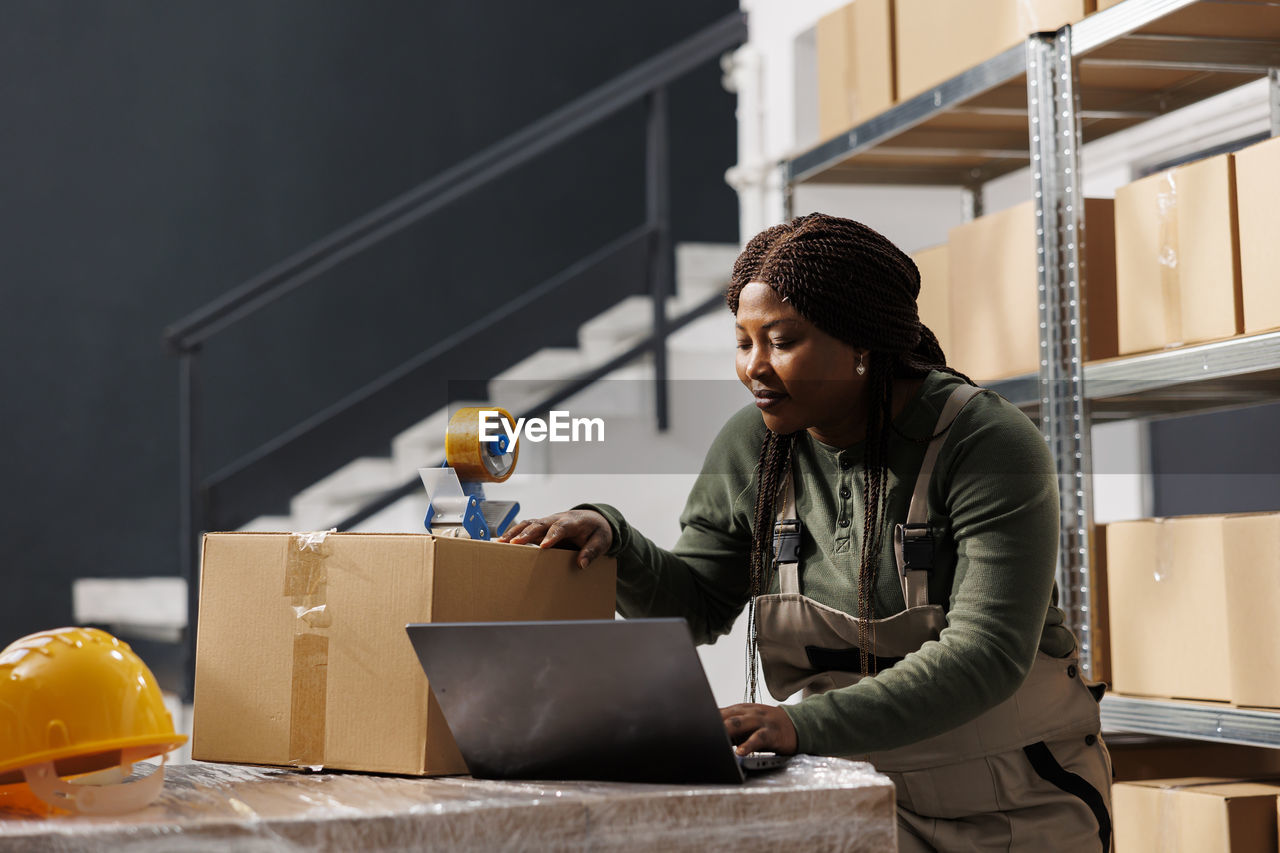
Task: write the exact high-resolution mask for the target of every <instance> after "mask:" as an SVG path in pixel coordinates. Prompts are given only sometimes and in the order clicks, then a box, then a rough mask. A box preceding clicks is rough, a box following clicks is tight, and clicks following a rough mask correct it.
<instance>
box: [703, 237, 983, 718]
mask: <svg viewBox="0 0 1280 853" xmlns="http://www.w3.org/2000/svg"><path fill="white" fill-rule="evenodd" d="M752 282H759V283H762V284H766V285H768V286H769V287H771V288H773V290H774V291H775V292H776V293H777V295H778V296H779V297H780V298H782V299H783V300H785V301H786V302H788V303H790V304H791V306H792V307H793V308H794V309H795V310H796V312H797V313H799V314H800V315H801V316H802V317H804V318H805V319H806V320H808V321H809V322H810V323H812V324H813V325H814V326H817V327H818V328H819V329H821V330H822V331H824V332H826V333H827V334H828V335H831V336H832V337H834V338H836V339H838V340H840V341H843V342H845V343H847V344H850V345H851V346H855V347H858V348H865V349H867V350H869V351H870V358H869V364H868V365H867V367H868V373H867V385H866V387H867V402H868V406H867V413H866V441H865V442H864V445H863V448H864V450H863V452H864V459H863V463H864V468H865V478H864V480H863V492H862V497H863V505H864V506H865V507H866V512H865V515H864V518H863V525H862V548H861V561H860V566H859V570H858V614H857V615H858V617H859V618H860V620H861V621H860V625H859V632H858V648H859V653H860V654H859V658H860V660H859V664H860V668H861V670H862V674H863V675H868V674H870V673H871V672H872V669H873V667H874V665H875V657H874V655H872V650H873V649H874V643H875V638H874V634H873V633H872V632H873V629H872V626H871V620H872V619H873V618H874V616H875V600H874V595H873V593H874V589H875V574H876V572H875V567H876V562H877V559H876V558H877V555H878V554H879V553H880V550H881V545H882V542H881V534H882V528H883V527H884V515H885V502H886V500H887V497H888V495H887V493H888V455H889V430H893V431H894V432H898V430H897V427H896V426H894V424H893V388H894V380H895V379H910V378H918V377H922V376H924V375H925V374H926V373H928V372H929V371H930V370H943V371H946V372H949V373H953V374H956V375H958V376H960V377H961V378H963V379H965V380H966V381H969V380H968V377H965V376H964V375H963V374H959V373H956V371H954V370H951V369H950V368H948V367H947V366H946V356H945V354H944V353H943V352H942V347H941V346H940V345H939V344H938V339H937V338H936V337H935V336H934V334H933V332H931V331H930V330H929V329H928V328H927V327H926V326H925V325H924V324H922V323H921V322H920V317H919V314H918V313H917V310H916V297H917V296H918V295H919V293H920V271H919V270H918V269H917V268H916V265H915V263H914V262H913V261H912V260H911V258H910V257H908V256H907V255H906V254H904V253H903V252H902V251H901V250H900V249H899V248H898V247H897V246H895V245H893V243H891V242H889V240H887V239H886V238H885V237H884V236H883V235H881V234H879V233H877V232H876V231H874V230H872V229H871V228H868V227H867V226H865V225H863V224H861V223H859V222H854V221H852V220H849V219H841V218H840V217H836V216H828V215H826V214H822V213H814V214H810V215H808V216H802V217H800V218H798V219H793V220H792V221H791V222H787V223H784V224H782V225H775V226H773V227H772V228H768V229H766V230H765V231H762V232H761V233H760V234H758V235H756V236H755V237H754V238H752V240H751V242H749V243H748V244H747V246H746V248H745V249H744V250H743V252H742V254H741V255H739V256H738V259H737V261H736V262H735V263H734V265H733V275H732V277H731V279H730V284H729V289H728V291H727V292H726V294H725V301H726V302H727V303H728V306H729V310H730V311H732V312H733V313H734V314H735V315H736V314H737V313H738V296H739V294H740V293H741V291H742V288H743V287H745V286H746V285H747V284H750V283H752ZM856 405H857V403H856V402H855V401H850V406H851V407H853V406H856ZM898 434H899V435H900V436H902V437H903V438H905V439H907V440H909V441H913V442H920V443H924V442H928V441H930V440H931V439H932V438H933V436H927V437H924V438H920V439H916V438H910V437H909V436H905V435H902V433H900V432H898ZM797 435H798V433H789V434H785V435H780V434H777V433H775V432H773V431H772V430H769V431H768V432H767V433H766V435H765V439H764V443H763V444H762V445H761V447H760V458H759V461H758V463H757V468H756V470H757V475H758V484H759V485H758V488H757V491H756V503H755V511H754V518H753V524H752V542H751V562H750V601H749V604H748V609H747V619H748V623H747V632H748V639H747V661H746V665H747V690H748V701H752V702H754V701H755V697H756V689H757V676H756V654H757V652H756V624H755V600H756V598H757V596H760V595H763V594H764V593H765V592H767V591H768V589H769V583H770V580H771V573H772V571H773V568H774V554H773V523H774V518H775V513H776V506H777V501H778V500H779V499H780V497H781V496H780V494H779V492H780V490H781V487H782V485H783V484H784V483H785V481H786V476H787V472H788V471H789V470H790V466H791V452H792V448H793V445H794V443H795V439H796V436H797Z"/></svg>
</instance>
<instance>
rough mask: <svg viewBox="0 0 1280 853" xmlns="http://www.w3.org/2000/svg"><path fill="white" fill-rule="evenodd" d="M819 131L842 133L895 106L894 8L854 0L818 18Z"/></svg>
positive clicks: (878, 0) (879, 1) (885, 2)
mask: <svg viewBox="0 0 1280 853" xmlns="http://www.w3.org/2000/svg"><path fill="white" fill-rule="evenodd" d="M816 40H817V52H818V133H819V135H820V136H821V138H822V139H824V140H825V139H830V138H831V137H833V136H835V135H837V134H839V133H842V132H844V131H846V130H848V129H849V128H851V127H853V126H854V125H855V124H858V123H859V122H862V121H866V120H867V119H869V118H871V117H872V116H874V115H876V114H877V113H881V112H883V111H884V110H887V109H888V108H889V107H891V106H893V104H894V101H895V100H896V97H895V96H896V91H895V86H894V70H893V8H892V4H891V2H890V0H857V2H855V3H850V4H849V5H848V6H844V7H842V8H840V9H837V10H836V11H834V12H832V13H831V14H829V15H826V16H824V17H823V18H822V19H821V20H819V21H818V26H817V31H816Z"/></svg>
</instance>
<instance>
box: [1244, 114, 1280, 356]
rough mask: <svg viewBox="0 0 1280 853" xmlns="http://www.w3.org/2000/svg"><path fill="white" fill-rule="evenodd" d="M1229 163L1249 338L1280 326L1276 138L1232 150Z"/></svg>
mask: <svg viewBox="0 0 1280 853" xmlns="http://www.w3.org/2000/svg"><path fill="white" fill-rule="evenodd" d="M1235 159H1236V202H1237V206H1238V213H1239V219H1240V291H1241V298H1242V300H1243V303H1244V331H1245V333H1247V334H1253V333H1255V332H1264V331H1267V330H1269V329H1276V328H1280V286H1277V283H1278V282H1280V240H1278V239H1276V236H1277V231H1278V229H1277V227H1276V218H1275V204H1276V199H1277V198H1280V138H1277V139H1269V140H1267V141H1266V142H1262V143H1259V144H1258V145H1253V146H1250V147H1249V148H1246V149H1245V150H1243V151H1240V152H1237V153H1236V155H1235Z"/></svg>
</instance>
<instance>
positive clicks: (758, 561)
mask: <svg viewBox="0 0 1280 853" xmlns="http://www.w3.org/2000/svg"><path fill="white" fill-rule="evenodd" d="M794 439H795V435H794V433H792V434H788V435H779V434H777V433H775V432H768V433H766V434H765V438H764V443H763V444H761V445H760V460H759V462H758V463H757V465H756V470H757V472H758V474H759V476H758V483H759V485H758V488H757V492H756V505H755V518H754V519H753V524H752V526H751V533H752V541H751V565H750V596H751V597H750V599H749V600H748V603H747V691H748V693H747V695H748V696H749V697H750V700H751V701H752V702H754V701H755V698H756V687H757V676H756V598H757V597H758V596H761V595H764V594H765V593H766V592H768V591H769V585H770V583H771V582H772V570H773V567H774V565H775V562H776V561H775V555H774V551H773V513H774V505H775V502H776V500H777V498H778V494H779V492H780V491H781V489H782V486H783V484H784V483H785V482H786V476H787V471H788V470H790V467H791V445H792V442H793V441H794ZM762 496H764V497H763V498H762Z"/></svg>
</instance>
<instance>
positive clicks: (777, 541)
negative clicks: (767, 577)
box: [773, 465, 800, 593]
mask: <svg viewBox="0 0 1280 853" xmlns="http://www.w3.org/2000/svg"><path fill="white" fill-rule="evenodd" d="M773 562H774V565H775V566H777V569H778V583H779V584H780V586H781V588H782V592H784V593H788V592H796V593H798V592H799V591H800V519H799V518H798V517H797V515H796V490H795V481H794V479H793V478H792V476H791V465H787V474H786V479H785V480H784V481H783V483H782V503H781V505H779V507H778V515H777V519H776V521H775V522H774V525H773Z"/></svg>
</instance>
